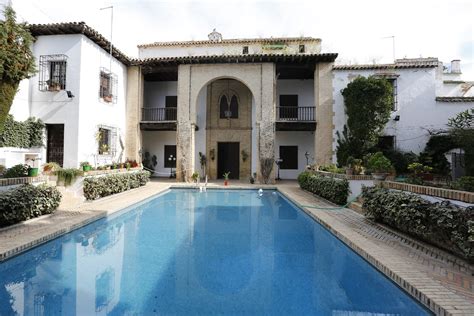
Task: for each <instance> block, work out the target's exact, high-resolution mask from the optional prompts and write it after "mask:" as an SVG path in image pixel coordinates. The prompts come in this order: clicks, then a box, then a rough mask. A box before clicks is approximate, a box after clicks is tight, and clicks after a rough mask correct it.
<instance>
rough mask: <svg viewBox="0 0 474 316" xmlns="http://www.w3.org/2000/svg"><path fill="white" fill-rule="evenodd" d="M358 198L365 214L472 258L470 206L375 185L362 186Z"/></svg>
mask: <svg viewBox="0 0 474 316" xmlns="http://www.w3.org/2000/svg"><path fill="white" fill-rule="evenodd" d="M362 198H363V201H364V203H363V205H362V206H363V209H364V211H365V214H366V216H367V217H369V218H371V219H373V220H375V221H376V222H380V223H384V224H387V225H388V226H391V227H394V228H396V229H398V230H400V231H402V232H405V233H407V234H409V235H412V236H415V237H417V238H420V239H422V240H424V241H427V242H429V243H432V244H435V245H437V246H438V247H441V248H443V249H445V250H447V251H449V252H452V253H455V254H457V255H459V256H461V257H463V258H465V259H467V260H468V261H470V262H474V207H467V208H462V207H459V206H456V205H454V204H451V203H449V202H448V201H445V202H441V203H430V202H428V201H426V200H424V199H423V198H421V197H419V196H418V195H416V194H410V193H405V192H397V191H391V190H388V189H385V188H378V187H365V188H364V189H363V192H362Z"/></svg>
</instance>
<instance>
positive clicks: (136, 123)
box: [125, 66, 144, 161]
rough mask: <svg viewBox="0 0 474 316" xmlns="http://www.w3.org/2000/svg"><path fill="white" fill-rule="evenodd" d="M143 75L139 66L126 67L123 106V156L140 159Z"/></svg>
mask: <svg viewBox="0 0 474 316" xmlns="http://www.w3.org/2000/svg"><path fill="white" fill-rule="evenodd" d="M143 80H144V79H143V75H142V72H141V69H140V67H139V66H131V67H128V69H127V103H126V106H125V117H126V123H125V124H126V125H125V126H126V127H125V158H126V159H131V160H136V161H141V157H140V154H139V151H140V149H141V130H140V120H141V110H142V107H143Z"/></svg>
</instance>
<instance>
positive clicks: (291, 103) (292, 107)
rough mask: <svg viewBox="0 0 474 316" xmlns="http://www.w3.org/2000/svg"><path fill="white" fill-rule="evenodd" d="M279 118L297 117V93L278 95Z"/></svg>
mask: <svg viewBox="0 0 474 316" xmlns="http://www.w3.org/2000/svg"><path fill="white" fill-rule="evenodd" d="M278 113H279V118H280V119H297V118H298V95H297V94H281V95H280V108H279V112H278Z"/></svg>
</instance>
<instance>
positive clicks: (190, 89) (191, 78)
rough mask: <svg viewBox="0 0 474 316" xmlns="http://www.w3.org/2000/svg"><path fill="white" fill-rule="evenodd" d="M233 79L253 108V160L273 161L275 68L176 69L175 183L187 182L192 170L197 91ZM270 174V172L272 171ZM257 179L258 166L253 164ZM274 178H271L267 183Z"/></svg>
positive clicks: (216, 66)
mask: <svg viewBox="0 0 474 316" xmlns="http://www.w3.org/2000/svg"><path fill="white" fill-rule="evenodd" d="M219 79H234V80H237V81H239V82H241V83H242V84H244V85H245V86H246V87H247V88H248V89H249V91H250V92H251V94H252V97H253V100H254V104H255V123H256V129H257V134H256V135H257V136H256V138H257V139H256V142H257V157H258V160H260V159H263V158H270V159H274V137H275V126H274V123H275V80H276V77H275V65H274V64H272V63H262V64H200V65H180V66H179V68H178V124H177V131H178V133H177V143H178V146H177V156H178V160H179V161H180V163H179V164H178V166H177V174H181V175H182V176H181V177H178V181H179V180H181V181H185V180H189V177H190V175H191V174H192V170H193V169H194V168H195V166H194V158H193V157H194V155H195V152H194V142H195V140H194V129H195V125H196V120H197V103H198V97H199V93H200V91H201V90H202V89H203V88H205V87H206V86H207V85H208V84H209V83H210V82H213V81H215V80H219ZM273 173H274V171H273ZM257 175H258V178H261V177H260V175H261V174H260V164H259V163H257ZM273 178H274V176H273V174H272V176H271V179H273Z"/></svg>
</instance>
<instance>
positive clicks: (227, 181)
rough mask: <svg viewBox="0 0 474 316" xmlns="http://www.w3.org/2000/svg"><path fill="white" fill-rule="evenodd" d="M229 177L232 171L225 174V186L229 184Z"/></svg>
mask: <svg viewBox="0 0 474 316" xmlns="http://www.w3.org/2000/svg"><path fill="white" fill-rule="evenodd" d="M229 175H230V171H228V172H226V173H224V175H223V176H224V185H225V186H227V185H228V184H229Z"/></svg>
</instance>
